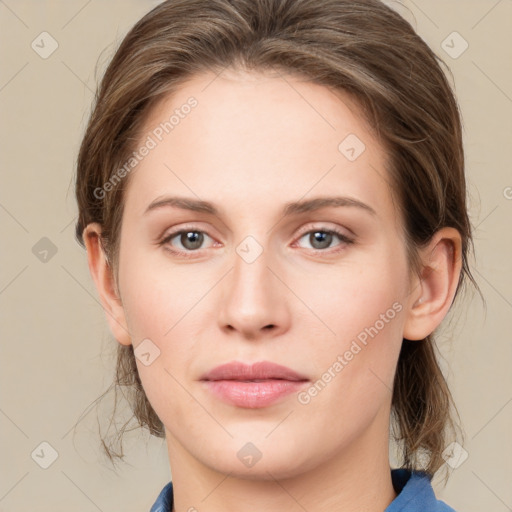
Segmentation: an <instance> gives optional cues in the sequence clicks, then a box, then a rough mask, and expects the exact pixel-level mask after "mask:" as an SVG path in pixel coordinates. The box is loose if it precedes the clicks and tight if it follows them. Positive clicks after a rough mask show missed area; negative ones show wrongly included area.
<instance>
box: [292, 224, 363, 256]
mask: <svg viewBox="0 0 512 512" xmlns="http://www.w3.org/2000/svg"><path fill="white" fill-rule="evenodd" d="M303 238H306V239H307V241H308V242H309V243H310V244H311V247H312V249H313V250H316V251H324V250H325V249H328V248H330V246H331V244H332V242H333V241H334V240H335V239H336V238H338V240H341V242H343V243H341V244H338V245H344V244H345V245H348V244H352V243H354V241H353V240H352V239H351V238H349V237H348V236H346V235H345V234H343V233H342V232H341V231H338V230H336V229H323V228H317V229H313V230H309V231H307V232H306V233H304V234H303V235H302V236H301V237H300V238H299V240H302V239H303ZM324 252H325V251H324Z"/></svg>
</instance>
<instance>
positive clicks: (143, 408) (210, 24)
mask: <svg viewBox="0 0 512 512" xmlns="http://www.w3.org/2000/svg"><path fill="white" fill-rule="evenodd" d="M441 63H442V61H441V60H440V59H439V58H438V57H437V56H436V55H435V54H434V53H433V52H432V51H431V49H430V48H429V47H428V46H427V45H426V44H425V43H424V41H423V40H422V39H421V38H420V37H419V36H418V35H417V34H416V33H415V31H414V29H413V28H412V27H411V25H410V24H409V23H408V22H407V21H406V20H405V19H404V18H402V17H401V16H400V15H399V14H398V13H396V12H395V11H393V10H392V9H391V8H389V7H387V6H386V5H384V4H383V3H381V2H380V1H378V0H322V1H319V0H257V1H255V0H168V1H165V2H163V3H161V4H160V5H158V6H157V7H156V8H154V9H153V10H152V11H151V12H149V13H148V14H147V15H145V16H144V17H143V18H142V19H141V20H140V21H139V22H138V23H137V24H136V25H135V26H134V27H133V28H132V29H131V30H130V32H129V33H128V34H127V35H126V37H125V38H124V40H123V41H122V43H121V45H120V47H119V48H118V50H117V52H116V53H115V55H114V57H113V58H112V60H111V62H110V64H109V66H108V68H107V70H106V72H105V74H104V77H103V79H102V82H101V84H100V86H99V89H98V91H97V95H96V101H95V106H94V109H93V112H92V115H91V117H90V120H89V124H88V126H87V130H86V132H85V135H84V138H83V141H82V144H81V148H80V152H79V155H78V162H77V179H76V197H77V201H78V208H79V217H78V221H77V223H76V238H77V239H78V241H79V242H80V243H81V244H82V245H84V242H83V238H82V233H83V230H84V228H85V227H86V226H87V224H89V223H91V222H99V223H100V224H101V225H102V236H101V242H102V245H103V247H104V250H105V252H106V254H107V257H108V260H109V262H110V265H111V268H112V271H113V275H114V279H115V281H116V283H117V269H118V265H117V263H118V256H119V255H118V250H119V232H120V224H121V219H122V215H123V192H124V190H125V189H126V187H127V186H128V183H129V178H130V176H127V177H125V178H124V179H123V180H121V181H120V182H119V183H118V184H116V186H114V187H112V190H111V191H109V192H108V193H105V192H104V189H103V187H104V185H105V183H107V182H109V180H111V179H112V177H113V176H114V173H115V172H116V171H117V170H118V169H120V168H121V167H122V166H123V165H124V163H125V162H126V161H127V159H128V158H129V156H130V155H131V153H132V152H133V151H134V149H135V144H136V143H137V141H139V140H140V131H141V128H142V127H143V124H144V120H145V118H146V116H147V114H148V112H149V111H150V109H151V108H152V107H153V106H154V105H155V103H156V102H157V101H159V100H161V99H162V98H163V97H164V96H166V95H168V94H170V93H172V91H175V90H176V89H177V88H179V86H180V84H183V83H184V82H185V81H186V80H187V79H189V78H191V77H193V76H194V75H195V74H198V73H201V72H204V71H214V72H215V73H219V72H220V71H222V69H224V68H226V67H228V66H231V67H233V68H236V67H239V68H245V69H248V70H255V71H262V72H263V71H266V70H279V71H284V72H286V73H292V74H295V75H297V74H299V75H301V76H303V77H304V78H305V79H307V80H309V81H311V82H314V83H317V84H320V85H324V86H327V87H329V88H332V89H333V90H341V91H345V92H347V93H349V94H350V95H351V96H352V97H353V98H354V99H355V100H356V101H357V103H358V105H359V106H360V107H361V112H362V113H363V115H364V116H365V118H366V120H367V121H368V122H369V125H370V126H373V127H374V129H375V130H376V133H377V135H378V138H379V140H380V141H381V143H382V145H383V147H384V148H385V149H386V151H387V153H388V155H389V168H388V169H387V172H388V173H389V177H390V179H389V180H390V184H391V185H392V190H393V194H394V195H396V198H397V201H396V203H397V208H398V209H399V212H400V214H401V215H402V218H403V219H404V229H405V234H406V240H407V249H408V255H409V261H410V264H411V265H410V267H411V270H412V271H415V272H418V270H419V261H418V257H417V256H418V253H417V250H418V248H420V247H422V246H423V245H424V244H426V243H428V241H429V240H430V239H431V237H432V235H433V234H434V233H435V232H436V231H437V230H438V229H439V228H441V227H444V226H452V227H454V228H456V229H457V230H458V231H459V233H460V234H461V237H462V255H461V257H462V272H461V275H460V279H459V283H458V286H457V294H459V291H460V288H461V286H462V285H463V284H465V283H466V281H467V279H469V280H470V281H471V282H472V283H473V284H474V285H475V286H476V288H477V289H478V286H477V285H476V282H475V280H474V278H473V276H472V275H471V272H470V270H469V265H468V254H469V250H470V245H471V244H472V237H471V225H470V221H469V217H468V213H467V208H466V185H465V177H464V154H463V147H462V134H461V131H462V129H461V120H460V115H459V110H458V106H457V102H456V99H455V98H454V95H453V92H452V90H451V87H450V85H449V83H448V81H447V79H446V77H445V75H444V73H443V70H442V69H441V66H440V64H441ZM102 190H103V192H101V193H99V192H98V191H102ZM113 386H114V387H115V389H116V396H117V387H118V386H120V387H121V389H122V388H123V387H125V386H126V387H128V390H129V392H130V393H131V395H130V397H129V403H130V405H131V408H132V411H133V413H134V416H135V418H136V419H137V420H138V423H139V425H141V426H144V427H147V428H148V429H149V431H150V432H151V433H152V434H154V435H155V436H158V437H164V435H165V433H164V428H163V424H162V422H161V421H160V419H159V418H158V416H157V415H156V413H155V412H154V410H153V409H152V407H151V405H150V404H149V402H148V400H147V398H146V395H145V393H144V390H143V387H142V384H141V381H140V379H139V375H138V372H137V366H136V364H135V357H134V353H133V347H132V346H131V345H130V346H122V345H119V346H118V357H117V370H116V376H115V381H114V383H113ZM100 398H101V397H100ZM454 412H456V410H455V408H454V407H453V401H452V397H451V394H450V391H449V389H448V386H447V383H446V380H445V378H444V376H443V374H442V372H441V369H440V367H439V364H438V361H437V357H436V346H435V343H434V337H433V335H432V334H431V335H430V336H428V337H426V338H425V339H424V340H420V341H407V340H405V341H404V342H403V343H402V350H401V353H400V357H399V361H398V366H397V370H396V376H395V382H394V389H393V398H392V416H393V417H394V421H393V423H392V424H393V425H394V429H393V432H394V437H395V439H396V440H397V441H398V442H399V445H400V446H401V447H402V459H403V460H402V465H403V467H407V468H410V469H424V470H426V471H427V472H428V473H430V474H434V473H435V472H436V471H437V470H438V469H439V468H440V467H441V465H442V464H443V459H442V451H443V449H444V448H445V445H446V444H447V435H448V434H447V432H448V429H449V428H453V426H454V425H455V422H454V421H453V413H454ZM114 413H115V410H114ZM126 425H127V424H126V423H125V425H124V426H123V428H122V429H121V433H120V434H119V436H118V440H121V436H122V433H123V432H124V429H125V427H126ZM102 441H103V446H104V449H105V452H106V453H107V455H108V456H109V457H110V459H111V460H113V459H112V457H120V458H122V457H123V453H122V443H121V451H120V453H118V452H116V451H115V450H114V448H113V446H110V447H109V446H107V445H106V444H105V442H104V440H102ZM425 456H426V457H425ZM422 461H423V462H422Z"/></svg>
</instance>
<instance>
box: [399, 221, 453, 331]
mask: <svg viewBox="0 0 512 512" xmlns="http://www.w3.org/2000/svg"><path fill="white" fill-rule="evenodd" d="M461 246H462V241H461V236H460V233H459V232H458V231H457V230H456V229H455V228H451V227H445V228H442V229H440V230H439V231H437V232H436V233H435V235H434V236H433V237H432V240H431V241H430V242H429V244H428V245H427V246H426V247H424V248H422V249H421V251H420V257H421V261H422V270H421V277H419V278H416V280H415V282H413V283H412V287H411V290H412V292H411V293H410V295H409V299H410V300H409V303H408V307H407V317H406V322H405V325H404V333H403V337H404V338H405V339H408V340H421V339H424V338H426V337H427V336H428V335H429V334H432V332H434V330H435V329H436V328H437V327H438V326H439V324H440V323H441V322H442V320H443V318H444V317H445V316H446V314H447V313H448V310H449V309H450V306H451V304H452V302H453V299H454V296H455V291H456V289H457V284H458V281H459V276H460V272H461V268H462V260H461Z"/></svg>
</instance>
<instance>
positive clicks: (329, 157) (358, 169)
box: [126, 70, 392, 213]
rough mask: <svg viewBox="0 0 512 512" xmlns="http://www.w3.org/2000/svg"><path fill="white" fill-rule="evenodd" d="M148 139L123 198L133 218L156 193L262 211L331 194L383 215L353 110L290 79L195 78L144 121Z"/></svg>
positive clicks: (371, 159) (374, 150)
mask: <svg viewBox="0 0 512 512" xmlns="http://www.w3.org/2000/svg"><path fill="white" fill-rule="evenodd" d="M191 98H193V100H191ZM190 105H194V106H193V107H191V106H190ZM149 139H151V140H152V141H153V143H152V144H151V145H152V146H154V147H152V149H151V150H150V151H149V152H148V154H147V155H146V156H145V157H144V158H143V159H141V161H140V163H139V164H138V165H137V167H136V168H135V170H134V171H133V172H132V175H131V176H130V179H131V184H130V186H129V187H128V192H127V196H126V201H127V203H130V205H131V206H132V207H134V208H135V209H136V210H137V211H138V212H139V213H142V211H143V209H144V208H145V207H146V206H147V204H148V203H149V202H151V201H152V200H154V199H155V197H157V196H159V195H162V194H165V193H169V194H172V195H176V194H178V195H179V194H182V195H185V196H187V197H191V196H196V197H200V198H201V199H206V200H215V201H216V202H219V203H220V204H221V205H226V207H227V205H229V204H233V205H234V204H238V205H240V206H241V205H243V204H244V202H245V204H247V201H251V208H254V207H258V206H261V207H262V208H263V207H264V208H265V209H268V207H269V201H270V204H272V205H274V204H275V205H276V208H277V207H278V206H280V205H281V204H283V203H284V202H287V201H291V200H297V199H299V198H303V197H305V196H308V195H311V196H315V195H323V194H326V193H329V194H331V195H332V194H334V193H337V194H340V195H351V196H353V197H356V198H359V199H361V200H363V201H364V202H367V203H371V204H372V205H373V206H374V208H375V209H376V210H379V209H380V210H386V209H388V210H389V209H390V208H392V206H391V203H390V197H389V195H390V194H389V190H388V186H387V185H388V181H387V177H386V172H385V165H386V155H385V152H384V151H383V149H382V147H381V146H380V144H379V143H378V141H377V140H376V139H375V138H374V136H373V135H372V133H371V131H370V130H369V127H368V125H367V124H366V121H365V119H364V118H363V117H362V115H361V112H360V109H359V107H358V105H357V104H356V102H355V101H354V100H352V99H351V97H350V96H349V95H347V94H343V93H342V92H339V91H336V92H333V91H332V90H330V89H328V88H327V87H324V86H322V85H319V84H314V83H311V82H308V81H306V80H305V79H304V78H300V77H297V76H292V75H285V74H277V73H264V74H263V73H260V72H250V73H249V72H242V71H234V70H224V71H223V72H222V73H221V74H220V75H215V74H213V73H203V74H200V75H196V76H194V77H193V78H192V79H190V80H189V81H188V82H186V83H185V84H183V85H182V86H181V87H180V88H179V89H178V90H177V91H175V92H174V93H173V94H170V95H168V96H167V97H165V98H164V99H163V100H162V101H160V102H159V103H158V104H157V105H156V106H154V107H153V109H152V110H151V111H150V113H149V115H148V117H147V119H146V121H145V125H144V129H143V130H142V133H141V141H140V144H144V141H148V140H149Z"/></svg>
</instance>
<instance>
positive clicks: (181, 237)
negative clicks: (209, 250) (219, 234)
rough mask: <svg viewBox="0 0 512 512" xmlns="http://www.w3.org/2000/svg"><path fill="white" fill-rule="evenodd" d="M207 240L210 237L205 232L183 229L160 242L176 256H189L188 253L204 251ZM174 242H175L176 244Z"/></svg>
mask: <svg viewBox="0 0 512 512" xmlns="http://www.w3.org/2000/svg"><path fill="white" fill-rule="evenodd" d="M206 238H210V237H209V236H208V235H207V234H206V233H205V232H204V231H201V230H199V229H194V228H182V229H180V230H179V231H175V232H173V233H169V234H168V235H167V236H166V237H165V238H164V239H163V240H162V241H161V242H160V245H164V246H166V248H167V249H168V250H169V251H171V252H173V253H175V254H179V255H183V256H188V255H189V254H187V253H191V252H194V251H198V250H199V249H202V248H203V247H202V245H203V244H204V241H205V239H206ZM210 239H211V238H210ZM173 240H175V242H174V243H173ZM176 244H177V245H176Z"/></svg>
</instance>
